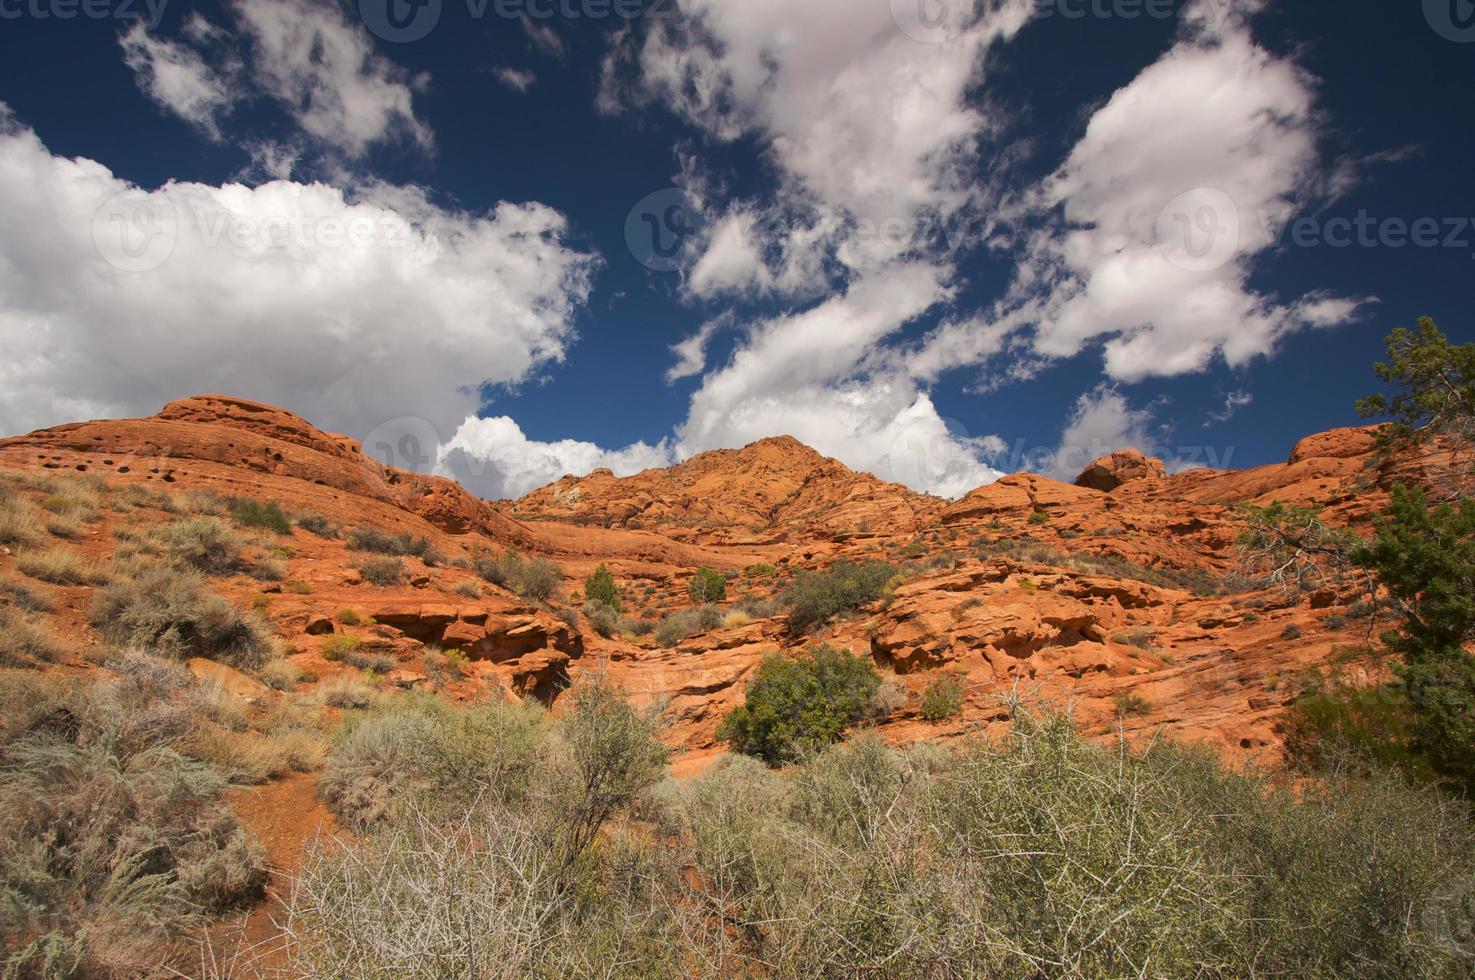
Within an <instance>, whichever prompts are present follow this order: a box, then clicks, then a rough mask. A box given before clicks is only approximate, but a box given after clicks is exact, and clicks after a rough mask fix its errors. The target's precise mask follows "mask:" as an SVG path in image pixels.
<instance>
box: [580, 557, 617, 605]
mask: <svg viewBox="0 0 1475 980" xmlns="http://www.w3.org/2000/svg"><path fill="white" fill-rule="evenodd" d="M584 598H585V599H587V600H588V601H589V602H597V603H599V604H600V605H602V606H608V607H609V608H610V609H612V610H614V611H615V612H617V613H618V612H623V611H624V607H623V606H621V604H620V590H619V587H618V586H616V585H615V577H614V575H613V574H612V573H611V572H610V570H609V566H608V565H606V564H605V563H604V562H600V563H599V567H598V568H596V569H595V570H594V571H592V572H590V573H589V577H588V578H586V579H584Z"/></svg>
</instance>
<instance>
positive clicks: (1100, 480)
mask: <svg viewBox="0 0 1475 980" xmlns="http://www.w3.org/2000/svg"><path fill="white" fill-rule="evenodd" d="M1167 475H1168V470H1167V467H1165V466H1164V465H1163V461H1162V460H1160V459H1158V458H1156V457H1152V456H1144V455H1143V454H1142V452H1141V451H1140V450H1136V449H1118V450H1117V451H1116V452H1114V453H1111V454H1109V455H1106V456H1102V457H1101V458H1100V459H1098V460H1096V461H1095V462H1094V463H1092V464H1091V465H1090V466H1087V467H1086V468H1085V469H1084V470H1082V471H1081V475H1080V476H1078V477H1076V480H1075V483H1076V486H1078V487H1087V488H1089V489H1091V490H1100V491H1101V492H1103V493H1111V492H1112V491H1113V490H1115V489H1116V488H1117V487H1119V486H1121V485H1122V484H1123V483H1129V482H1131V481H1132V480H1161V479H1163V478H1165V477H1166V476H1167Z"/></svg>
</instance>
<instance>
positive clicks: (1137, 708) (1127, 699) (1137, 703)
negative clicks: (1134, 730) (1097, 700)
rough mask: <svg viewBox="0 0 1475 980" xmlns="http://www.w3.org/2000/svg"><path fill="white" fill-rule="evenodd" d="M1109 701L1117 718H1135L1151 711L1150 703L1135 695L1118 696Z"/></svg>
mask: <svg viewBox="0 0 1475 980" xmlns="http://www.w3.org/2000/svg"><path fill="white" fill-rule="evenodd" d="M1111 700H1112V703H1113V704H1115V705H1116V713H1117V717H1118V718H1135V717H1137V716H1138V715H1145V714H1147V713H1148V712H1150V711H1152V702H1150V701H1148V700H1147V699H1146V698H1144V697H1142V696H1140V695H1137V694H1118V695H1117V696H1116V697H1114V698H1112V699H1111Z"/></svg>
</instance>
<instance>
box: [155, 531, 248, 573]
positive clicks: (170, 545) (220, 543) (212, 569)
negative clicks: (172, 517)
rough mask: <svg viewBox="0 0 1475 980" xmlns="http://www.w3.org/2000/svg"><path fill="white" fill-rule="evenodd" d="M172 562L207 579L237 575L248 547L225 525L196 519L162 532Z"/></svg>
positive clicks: (161, 536)
mask: <svg viewBox="0 0 1475 980" xmlns="http://www.w3.org/2000/svg"><path fill="white" fill-rule="evenodd" d="M158 536H159V538H160V539H161V540H162V541H163V542H164V544H165V548H166V554H167V556H168V558H169V559H170V560H171V561H174V562H177V563H179V564H182V565H187V566H188V567H190V568H193V569H195V570H196V571H200V572H203V573H205V574H206V575H234V574H235V573H236V572H238V571H241V570H242V569H243V568H244V567H245V565H246V561H245V557H244V555H243V553H242V548H243V547H244V543H243V542H242V541H241V539H240V537H238V536H237V535H236V533H235V532H234V531H232V530H231V529H230V528H229V527H227V526H226V525H225V524H224V523H223V522H222V521H220V520H218V519H217V518H214V517H196V518H193V519H192V520H187V521H179V522H178V523H175V524H170V525H167V526H165V527H163V528H160V529H159V532H158Z"/></svg>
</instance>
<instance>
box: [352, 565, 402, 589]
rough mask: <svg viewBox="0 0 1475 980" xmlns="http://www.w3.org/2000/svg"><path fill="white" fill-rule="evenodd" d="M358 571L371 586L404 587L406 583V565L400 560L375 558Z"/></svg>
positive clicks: (361, 566)
mask: <svg viewBox="0 0 1475 980" xmlns="http://www.w3.org/2000/svg"><path fill="white" fill-rule="evenodd" d="M358 569H359V574H360V575H362V576H363V577H364V581H365V582H368V583H369V584H370V585H377V586H380V587H381V588H388V587H390V586H395V585H403V584H404V582H405V565H404V562H402V561H400V560H399V559H398V558H387V557H386V558H374V559H372V560H370V561H366V562H364V563H363V564H362V565H360V566H359V567H358Z"/></svg>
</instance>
